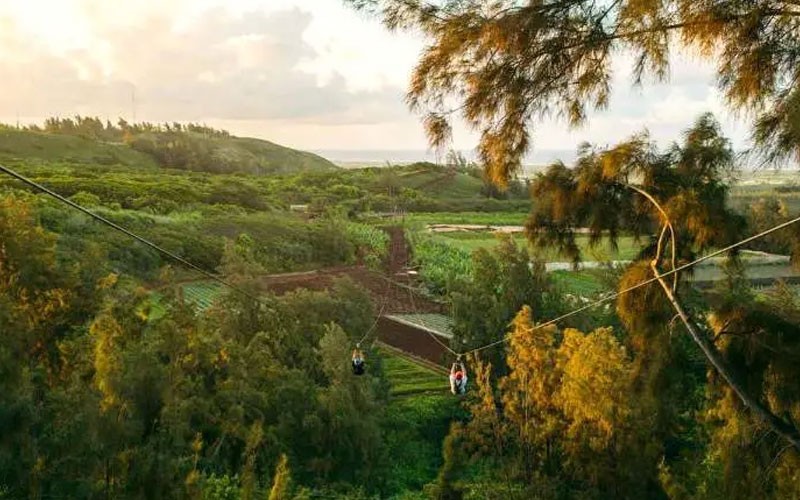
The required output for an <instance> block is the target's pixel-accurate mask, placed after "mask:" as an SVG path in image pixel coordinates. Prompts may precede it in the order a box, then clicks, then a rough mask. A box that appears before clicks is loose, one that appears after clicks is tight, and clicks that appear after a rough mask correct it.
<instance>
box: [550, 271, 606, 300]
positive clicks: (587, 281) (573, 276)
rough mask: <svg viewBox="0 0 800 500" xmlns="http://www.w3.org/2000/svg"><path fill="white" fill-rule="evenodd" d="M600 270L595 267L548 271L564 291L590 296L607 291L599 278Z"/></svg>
mask: <svg viewBox="0 0 800 500" xmlns="http://www.w3.org/2000/svg"><path fill="white" fill-rule="evenodd" d="M600 272H601V271H600V270H597V269H586V270H583V271H553V272H551V273H549V276H550V278H551V279H552V280H553V281H554V282H555V283H556V285H557V286H558V287H559V288H560V289H561V290H563V291H564V292H566V293H571V294H574V295H578V296H580V297H592V296H594V295H597V294H598V293H601V292H604V291H608V290H606V289H605V287H604V285H603V282H602V280H601V279H600V275H599V273H600Z"/></svg>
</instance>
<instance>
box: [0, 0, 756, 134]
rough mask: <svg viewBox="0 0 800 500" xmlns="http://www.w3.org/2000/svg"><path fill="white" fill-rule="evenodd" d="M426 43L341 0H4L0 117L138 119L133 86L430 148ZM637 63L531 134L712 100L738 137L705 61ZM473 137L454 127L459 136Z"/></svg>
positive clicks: (640, 117) (229, 114)
mask: <svg viewBox="0 0 800 500" xmlns="http://www.w3.org/2000/svg"><path fill="white" fill-rule="evenodd" d="M42 12H47V13H48V15H41V13H42ZM422 45H423V44H422V41H421V40H419V39H416V38H414V37H412V36H410V35H396V34H390V33H387V32H386V31H385V30H384V29H383V27H382V26H381V25H380V24H379V23H378V22H377V21H376V20H374V19H367V18H365V17H363V16H362V15H361V14H358V13H356V12H354V11H352V10H350V9H348V8H347V7H345V6H344V5H343V3H342V2H340V1H338V0H334V1H326V2H321V1H319V0H230V1H226V0H139V1H136V2H109V1H107V0H6V1H5V2H2V3H0V82H2V84H0V90H2V92H0V117H5V118H6V119H9V117H13V116H14V115H16V114H20V115H22V116H29V117H36V118H38V119H42V118H43V117H45V116H48V115H52V114H59V115H71V114H75V113H81V114H90V115H99V116H101V117H110V118H111V119H114V118H116V117H117V116H125V117H127V118H131V115H132V114H133V109H132V108H133V103H132V99H131V98H132V96H133V95H134V93H135V99H136V110H137V118H138V119H140V120H142V119H145V120H151V121H160V120H170V121H173V120H178V121H186V120H205V121H207V122H209V123H219V124H228V126H230V127H231V129H232V131H233V132H234V133H240V134H254V135H258V136H261V137H265V138H267V139H272V140H276V141H279V142H280V141H283V142H286V143H288V144H292V145H295V146H299V147H304V148H320V149H347V148H359V149H383V148H385V149H415V148H420V149H424V148H425V147H426V144H425V139H424V135H423V133H422V127H421V125H420V123H419V120H418V119H417V118H416V117H414V116H412V115H411V114H410V113H409V112H408V111H407V109H406V108H405V105H404V104H403V96H404V94H405V87H406V84H407V81H408V77H409V75H410V72H411V69H412V68H413V65H414V63H415V61H416V58H417V56H418V54H419V52H420V50H421V48H422ZM630 67H631V60H630V57H629V56H623V57H621V58H620V59H619V60H618V61H617V62H616V63H615V70H616V75H615V77H614V88H615V90H614V94H613V96H612V99H611V105H610V108H609V110H607V111H602V112H593V113H591V115H590V120H589V122H588V124H587V126H585V127H582V128H581V129H579V130H576V131H570V130H568V129H567V127H566V125H565V124H564V123H563V122H558V121H547V122H545V123H541V124H536V126H535V141H534V144H535V146H536V147H537V148H540V149H542V148H544V149H574V147H575V145H576V144H577V143H578V142H581V141H583V140H589V141H592V142H597V143H601V144H603V143H613V142H616V141H618V140H621V139H623V138H625V137H626V136H627V135H630V134H632V133H635V132H637V131H640V130H642V129H644V128H648V129H649V130H650V131H651V133H652V135H653V136H654V137H655V138H656V139H658V140H659V141H662V142H667V141H669V140H671V139H675V138H677V137H678V134H679V133H680V131H681V130H683V129H684V128H686V127H687V126H688V125H689V124H690V123H691V122H692V121H693V120H694V119H695V118H696V116H697V115H698V114H700V113H701V112H704V111H713V112H715V113H719V114H720V117H721V118H722V121H723V124H724V127H725V130H726V132H728V133H730V134H733V135H734V137H735V138H736V139H737V142H738V143H739V144H741V143H743V141H744V138H745V136H746V130H745V128H744V127H743V126H741V124H738V123H737V122H735V121H734V120H733V118H732V117H731V116H730V115H729V114H727V113H726V112H725V106H724V104H723V101H722V99H721V98H720V96H719V95H718V93H717V92H716V91H715V90H714V87H713V83H714V81H713V68H711V67H710V66H709V65H708V64H705V63H703V64H700V63H699V62H698V61H697V60H695V59H693V58H692V57H690V56H687V55H685V54H684V55H681V56H680V57H678V58H677V59H676V60H675V61H674V62H673V67H672V72H671V81H670V83H669V84H652V83H648V84H646V85H645V87H644V88H641V89H640V88H632V87H631V76H630ZM475 143H476V134H475V133H474V132H471V131H468V130H466V128H465V127H464V126H463V125H457V127H456V141H455V146H456V147H458V148H462V149H469V148H472V147H473V146H474V145H475Z"/></svg>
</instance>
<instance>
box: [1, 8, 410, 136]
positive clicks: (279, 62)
mask: <svg viewBox="0 0 800 500" xmlns="http://www.w3.org/2000/svg"><path fill="white" fill-rule="evenodd" d="M81 5H82V6H83V7H84V8H85V9H87V11H88V10H91V11H92V12H94V15H93V17H92V18H91V21H92V23H91V27H90V31H91V37H92V38H93V42H92V43H91V47H86V48H80V49H73V50H69V51H65V52H61V53H58V51H55V50H52V48H50V47H47V46H46V45H44V44H36V43H28V42H27V40H26V38H27V36H26V34H25V33H23V32H21V31H20V30H16V29H3V31H2V35H0V43H2V47H4V49H3V50H2V52H1V53H0V81H2V82H4V83H3V84H2V85H3V92H2V95H0V115H6V116H8V115H9V114H13V113H21V114H23V115H26V116H44V115H49V114H73V113H83V114H99V115H110V116H116V115H118V114H124V115H126V116H129V115H130V114H132V108H133V107H134V105H135V107H136V109H137V114H138V116H139V118H146V119H148V120H154V121H161V120H178V121H185V120H201V119H225V120H276V119H284V120H286V119H294V120H298V121H301V122H303V121H311V122H315V123H332V122H336V123H341V124H347V123H376V122H379V121H385V120H387V119H394V118H397V117H399V116H407V111H406V110H405V108H404V106H403V105H402V89H400V88H399V87H391V86H383V87H381V88H378V89H375V90H360V91H353V90H351V88H350V86H349V85H348V83H347V80H346V79H345V77H344V76H343V75H341V74H338V73H333V74H331V75H330V76H329V77H328V78H327V79H326V80H327V81H325V82H324V84H320V82H319V77H318V75H317V74H314V73H313V72H310V71H308V69H304V68H302V67H301V62H303V61H305V62H306V64H307V62H308V61H312V60H314V59H315V58H318V53H317V52H316V51H315V50H314V49H313V48H312V47H311V46H310V45H309V44H308V43H307V42H306V41H305V40H304V34H305V32H306V31H307V29H308V27H309V25H310V24H311V23H312V21H313V16H312V15H311V14H309V13H308V12H305V11H302V10H300V9H297V8H294V9H289V10H281V11H274V12H265V11H251V12H243V13H238V14H237V13H235V12H231V11H230V10H228V9H225V8H222V7H217V8H213V9H210V10H206V11H204V12H202V13H200V14H198V15H196V16H195V17H194V18H193V19H191V20H190V21H187V19H186V18H185V17H180V16H176V15H175V12H174V11H167V12H166V13H164V12H160V11H153V10H142V11H138V12H137V14H136V15H132V16H131V17H130V18H128V21H127V22H119V21H118V22H110V21H108V19H111V18H115V16H114V15H113V13H112V12H109V11H108V8H107V7H105V10H103V9H100V10H99V11H97V12H96V11H94V10H92V9H94V8H97V7H99V6H103V5H106V3H104V2H97V1H96V0H84V1H83V2H81ZM98 12H99V13H98ZM2 19H3V18H2V17H0V20H2ZM3 26H4V28H9V26H10V27H11V28H13V27H14V26H13V23H9V21H8V19H5V20H4V21H3ZM134 99H135V104H134Z"/></svg>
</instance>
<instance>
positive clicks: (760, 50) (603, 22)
mask: <svg viewBox="0 0 800 500" xmlns="http://www.w3.org/2000/svg"><path fill="white" fill-rule="evenodd" d="M346 1H348V2H349V3H350V4H352V5H354V6H355V7H356V8H360V9H367V10H370V11H372V12H374V13H377V14H378V15H380V16H381V17H382V19H383V21H384V23H385V24H386V25H387V26H388V27H389V28H391V29H403V30H415V31H418V32H421V33H422V34H423V35H424V36H425V37H426V39H427V41H428V44H427V46H426V48H425V50H424V52H423V54H422V55H421V57H420V59H419V61H418V63H417V66H416V68H415V70H414V73H413V76H412V79H411V83H410V87H409V91H408V103H409V105H410V106H411V108H412V109H413V110H415V111H418V112H421V113H423V114H424V124H425V128H426V130H427V133H428V137H429V139H430V142H431V143H432V144H433V145H435V146H440V147H441V146H444V145H446V144H447V142H448V140H449V139H450V134H451V127H452V119H453V117H454V116H460V117H461V118H463V119H464V120H465V121H466V123H467V124H468V125H469V126H471V127H473V128H475V129H477V130H479V131H480V134H481V139H480V144H479V146H478V151H479V153H480V156H481V159H482V160H483V162H484V164H485V168H486V169H487V172H488V173H489V175H490V177H491V178H492V179H493V180H494V181H495V182H496V183H499V184H504V183H505V182H507V181H508V179H509V178H510V177H511V176H512V175H513V174H514V173H515V172H517V171H518V170H519V168H520V164H521V163H520V162H521V159H522V157H523V155H524V154H525V153H526V152H527V151H528V150H529V149H530V147H531V145H532V143H533V134H534V133H535V132H536V129H535V125H534V123H535V121H536V120H539V119H542V118H546V117H558V118H563V119H564V120H566V121H567V123H568V124H569V125H571V126H577V125H580V124H582V123H584V122H585V121H586V118H587V115H588V112H589V111H590V110H591V109H602V108H605V107H606V106H608V103H609V96H610V93H611V91H612V88H611V82H612V76H613V74H612V60H613V58H614V57H615V56H618V55H619V54H620V53H629V54H632V55H633V56H634V58H633V62H632V64H633V75H634V82H633V83H634V84H641V83H642V82H643V81H644V80H645V78H648V77H649V78H654V79H656V80H666V79H667V78H668V76H669V62H670V57H671V55H672V53H673V52H674V51H675V49H677V48H684V49H688V50H691V51H693V52H695V53H696V54H698V55H699V56H700V57H702V58H704V59H707V60H711V61H713V62H714V63H715V65H716V70H717V85H718V86H719V88H720V89H721V90H722V91H723V92H724V95H725V97H726V98H727V101H728V103H729V104H730V105H731V106H732V107H733V108H734V109H735V110H739V111H746V112H752V113H753V116H754V118H755V123H754V125H755V128H754V138H755V139H756V141H757V144H758V145H759V146H760V147H761V148H762V150H763V152H764V153H765V154H766V158H767V159H769V160H781V159H786V158H787V157H789V156H792V155H794V156H797V155H800V143H799V142H798V139H799V138H800V134H798V123H800V121H798V111H797V109H798V106H797V103H798V101H800V97H798V96H799V95H800V91H799V90H798V89H797V82H798V78H800V36H798V35H799V34H800V3H798V2H797V1H796V0H663V1H642V0H609V1H600V0H529V1H520V0H496V1H491V2H487V1H484V0H438V1H434V0H427V1H426V0H346Z"/></svg>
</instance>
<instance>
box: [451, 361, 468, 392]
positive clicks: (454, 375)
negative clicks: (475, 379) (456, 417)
mask: <svg viewBox="0 0 800 500" xmlns="http://www.w3.org/2000/svg"><path fill="white" fill-rule="evenodd" d="M450 392H452V393H453V394H456V395H463V394H466V392H467V369H466V367H465V366H464V363H462V362H461V359H458V360H457V361H456V362H455V363H453V366H451V367H450Z"/></svg>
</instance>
